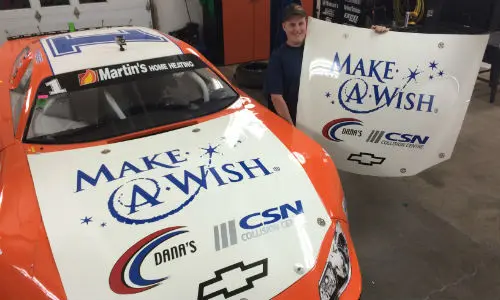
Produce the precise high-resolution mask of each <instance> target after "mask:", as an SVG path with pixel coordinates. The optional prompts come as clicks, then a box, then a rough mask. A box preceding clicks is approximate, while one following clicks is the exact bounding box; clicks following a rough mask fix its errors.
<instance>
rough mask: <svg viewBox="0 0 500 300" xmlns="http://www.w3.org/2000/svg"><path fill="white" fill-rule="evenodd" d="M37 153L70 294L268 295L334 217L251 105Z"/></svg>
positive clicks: (314, 247) (309, 262)
mask: <svg viewBox="0 0 500 300" xmlns="http://www.w3.org/2000/svg"><path fill="white" fill-rule="evenodd" d="M28 159H29V164H30V167H31V172H32V175H33V179H34V184H35V188H36V194H37V196H38V201H39V204H40V209H41V213H42V218H43V222H44V224H45V228H46V230H47V234H48V238H49V242H50V245H51V248H52V251H53V255H54V259H55V262H56V264H57V267H58V270H59V273H60V275H61V279H62V283H63V285H64V289H65V291H66V293H67V297H68V298H69V299H74V300H78V299H85V300H86V299H122V298H126V299H149V300H156V299H158V300H160V299H165V297H166V296H168V298H172V299H176V300H183V299H190V300H192V299H204V300H208V299H227V298H233V297H234V299H242V298H247V299H270V298H272V297H273V296H275V295H277V294H279V293H280V292H281V291H283V290H284V289H286V288H287V287H289V286H290V285H292V284H293V283H294V282H295V281H297V280H299V279H300V278H301V277H302V276H304V274H305V273H307V271H308V270H310V269H311V268H312V267H313V266H314V265H315V263H316V259H317V255H318V252H319V248H320V247H321V243H322V241H323V239H324V237H325V234H326V231H327V229H328V227H329V226H330V225H331V221H330V219H329V217H328V214H327V211H326V210H325V208H324V206H323V204H322V202H321V200H320V198H319V197H318V195H317V193H316V191H315V189H314V187H313V185H312V184H311V182H310V180H309V178H308V176H307V174H306V173H305V172H304V170H303V168H302V166H301V163H300V162H299V161H298V159H296V158H295V155H294V154H292V153H291V152H290V151H288V149H287V148H286V147H285V146H284V145H283V144H282V143H281V142H280V140H279V139H278V138H277V137H276V136H275V135H274V134H273V133H272V132H271V131H270V130H269V129H268V128H266V127H265V126H264V125H263V124H262V123H261V122H260V121H259V120H258V119H257V118H256V117H255V116H254V113H253V112H251V111H248V110H243V111H239V112H236V113H233V114H230V115H228V116H225V117H221V118H218V119H215V120H211V121H208V122H204V123H202V124H199V125H196V126H191V127H187V128H182V129H179V130H175V131H172V132H166V133H163V134H158V135H154V136H150V137H145V138H141V139H136V140H130V141H125V142H120V143H116V144H110V145H105V146H99V147H90V148H85V149H77V150H70V151H61V152H54V153H45V154H33V155H29V158H28ZM332 184H333V183H332ZM318 218H321V219H323V220H324V221H325V224H322V225H324V226H321V225H319V224H318V223H322V222H318ZM321 267H322V266H321ZM318 297H319V294H318Z"/></svg>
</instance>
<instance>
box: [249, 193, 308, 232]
mask: <svg viewBox="0 0 500 300" xmlns="http://www.w3.org/2000/svg"><path fill="white" fill-rule="evenodd" d="M303 213H304V209H303V208H302V201H300V200H298V201H296V202H295V206H293V205H290V204H284V205H281V206H280V207H273V208H270V209H266V210H264V211H262V212H256V213H252V214H249V215H247V216H245V217H243V218H242V219H241V220H240V227H241V228H243V229H246V230H251V229H256V228H259V227H262V226H264V225H269V224H273V223H276V222H278V221H280V220H286V219H288V218H290V216H291V215H300V214H303Z"/></svg>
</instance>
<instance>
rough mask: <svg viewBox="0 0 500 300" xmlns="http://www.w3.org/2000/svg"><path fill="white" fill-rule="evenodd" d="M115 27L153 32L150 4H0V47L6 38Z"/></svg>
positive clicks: (66, 0) (71, 0)
mask: <svg viewBox="0 0 500 300" xmlns="http://www.w3.org/2000/svg"><path fill="white" fill-rule="evenodd" d="M69 23H73V24H74V25H75V28H76V29H78V28H93V27H102V26H115V25H137V26H146V27H150V28H152V26H153V25H152V18H151V11H150V5H149V0H0V28H2V31H1V32H0V43H3V42H4V41H5V40H6V39H7V37H9V36H17V35H25V34H33V33H37V32H50V31H57V30H67V29H68V28H69Z"/></svg>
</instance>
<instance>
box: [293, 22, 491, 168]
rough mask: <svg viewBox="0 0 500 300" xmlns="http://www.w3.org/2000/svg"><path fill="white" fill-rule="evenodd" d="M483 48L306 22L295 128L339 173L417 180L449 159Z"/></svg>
mask: <svg viewBox="0 0 500 300" xmlns="http://www.w3.org/2000/svg"><path fill="white" fill-rule="evenodd" d="M487 42H488V35H444V34H432V35H430V34H418V33H401V32H388V33H384V34H377V33H375V32H374V31H372V30H370V29H364V28H357V27H351V26H345V25H339V24H334V23H330V22H326V21H321V20H317V19H310V20H309V28H308V36H307V40H306V46H305V52H304V60H303V65H302V78H301V86H300V95H299V104H298V113H297V126H298V128H300V129H302V130H303V131H305V132H306V133H307V134H309V135H310V136H311V137H313V138H314V139H315V140H316V141H318V142H319V143H321V145H322V146H323V147H324V148H325V149H326V150H327V151H328V152H329V153H330V154H331V155H332V157H333V159H334V161H335V163H336V165H337V167H338V168H339V169H341V170H344V171H348V172H352V173H357V174H363V175H373V176H411V175H415V174H418V173H419V172H421V171H423V170H426V169H428V168H430V167H432V166H434V165H436V164H439V163H441V162H443V161H445V160H447V159H450V157H451V156H452V152H453V149H454V147H455V143H456V141H457V137H458V135H459V133H460V130H461V127H462V123H463V120H464V117H465V114H466V112H467V108H468V106H469V102H470V99H471V95H472V91H473V88H474V84H475V82H476V77H477V74H478V71H479V67H480V64H481V61H482V57H483V54H484V50H485V47H486V45H487Z"/></svg>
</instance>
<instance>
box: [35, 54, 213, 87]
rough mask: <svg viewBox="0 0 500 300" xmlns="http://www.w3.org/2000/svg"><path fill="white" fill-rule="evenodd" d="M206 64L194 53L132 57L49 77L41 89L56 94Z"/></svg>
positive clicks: (196, 67)
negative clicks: (118, 62) (158, 56)
mask: <svg viewBox="0 0 500 300" xmlns="http://www.w3.org/2000/svg"><path fill="white" fill-rule="evenodd" d="M204 67H206V65H205V64H204V63H203V62H202V61H201V60H200V59H199V58H198V57H197V56H195V55H193V54H183V55H173V56H166V57H160V58H154V59H148V60H141V61H132V62H127V63H123V64H118V65H109V66H102V67H98V68H91V69H85V70H79V71H75V72H70V73H65V74H61V75H58V76H55V78H49V79H47V80H46V82H45V83H44V84H42V85H40V89H39V91H38V93H39V94H47V95H56V94H61V93H66V92H68V91H69V92H72V91H77V90H83V89H87V88H94V87H99V86H106V85H111V84H117V83H123V82H128V81H133V80H137V79H141V78H151V77H154V76H158V75H162V74H165V73H179V72H185V71H189V70H194V69H199V68H204Z"/></svg>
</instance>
